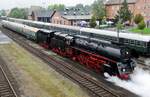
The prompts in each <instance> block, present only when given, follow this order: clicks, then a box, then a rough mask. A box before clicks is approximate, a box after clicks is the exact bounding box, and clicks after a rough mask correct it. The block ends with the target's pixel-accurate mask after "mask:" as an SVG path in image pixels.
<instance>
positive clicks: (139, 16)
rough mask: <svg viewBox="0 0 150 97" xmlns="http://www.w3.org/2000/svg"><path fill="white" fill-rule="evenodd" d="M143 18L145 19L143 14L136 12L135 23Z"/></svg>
mask: <svg viewBox="0 0 150 97" xmlns="http://www.w3.org/2000/svg"><path fill="white" fill-rule="evenodd" d="M142 20H144V17H143V16H142V15H141V14H136V15H135V17H134V22H135V24H139V23H140V22H141V21H142Z"/></svg>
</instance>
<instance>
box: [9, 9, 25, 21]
mask: <svg viewBox="0 0 150 97" xmlns="http://www.w3.org/2000/svg"><path fill="white" fill-rule="evenodd" d="M8 16H9V17H13V18H21V19H26V18H27V12H26V10H25V9H19V8H13V9H12V10H11V12H10V13H9V15H8Z"/></svg>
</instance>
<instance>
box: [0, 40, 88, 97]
mask: <svg viewBox="0 0 150 97" xmlns="http://www.w3.org/2000/svg"><path fill="white" fill-rule="evenodd" d="M0 56H2V58H3V59H4V60H5V61H6V63H7V64H8V67H9V69H10V70H11V72H12V74H13V76H14V77H15V78H16V80H17V82H18V84H19V87H20V88H19V90H20V91H21V95H22V96H21V97H89V96H88V94H87V93H86V92H85V91H84V90H83V89H81V88H80V87H79V86H78V85H76V84H75V83H73V82H71V81H70V80H69V79H67V78H64V77H63V76H61V75H60V74H58V73H57V72H56V71H54V70H53V69H51V68H50V67H49V66H48V65H47V64H45V63H44V62H42V61H41V60H40V59H38V58H37V57H35V56H33V55H31V54H30V53H29V52H27V51H26V50H24V49H23V48H21V47H20V46H18V45H17V44H16V43H14V42H11V43H8V44H1V45H0Z"/></svg>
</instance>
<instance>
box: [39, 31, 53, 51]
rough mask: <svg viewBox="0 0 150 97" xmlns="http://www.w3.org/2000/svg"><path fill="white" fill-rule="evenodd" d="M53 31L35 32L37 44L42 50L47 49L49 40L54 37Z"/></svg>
mask: <svg viewBox="0 0 150 97" xmlns="http://www.w3.org/2000/svg"><path fill="white" fill-rule="evenodd" d="M54 32H55V31H51V30H45V29H40V30H39V31H38V32H37V43H38V44H40V45H41V46H43V47H44V48H49V44H50V38H51V37H53V36H54Z"/></svg>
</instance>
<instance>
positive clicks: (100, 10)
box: [92, 0, 106, 24]
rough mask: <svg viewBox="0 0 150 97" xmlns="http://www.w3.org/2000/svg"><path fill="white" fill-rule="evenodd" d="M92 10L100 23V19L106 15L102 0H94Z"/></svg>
mask: <svg viewBox="0 0 150 97" xmlns="http://www.w3.org/2000/svg"><path fill="white" fill-rule="evenodd" d="M92 12H93V14H94V16H95V17H96V19H98V20H99V23H100V24H101V20H102V19H103V18H104V17H105V16H106V10H105V5H104V2H103V0H95V1H94V3H93V4H92Z"/></svg>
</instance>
